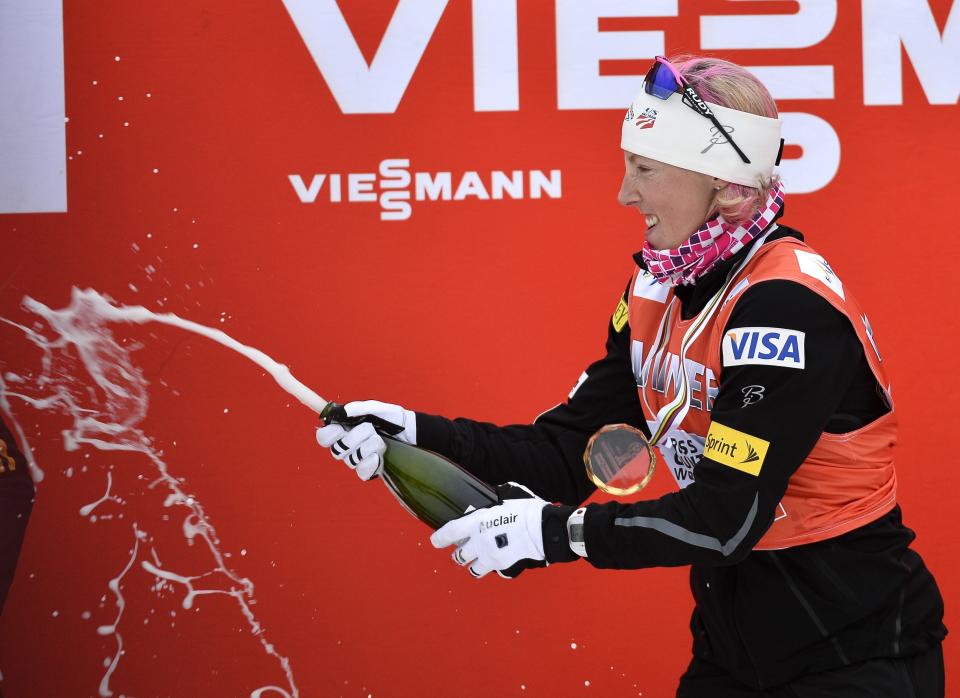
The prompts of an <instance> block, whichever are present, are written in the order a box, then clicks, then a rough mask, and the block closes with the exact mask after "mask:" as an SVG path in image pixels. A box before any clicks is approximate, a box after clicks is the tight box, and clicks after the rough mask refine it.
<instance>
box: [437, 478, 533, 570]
mask: <svg viewBox="0 0 960 698" xmlns="http://www.w3.org/2000/svg"><path fill="white" fill-rule="evenodd" d="M497 495H498V496H499V498H500V503H499V504H494V505H492V506H489V507H484V508H483V509H477V510H476V511H472V512H470V513H468V514H465V515H464V516H461V517H460V518H459V519H454V520H453V521H450V522H448V523H447V524H445V525H444V526H442V527H441V528H439V529H437V531H436V532H434V534H433V535H432V536H430V542H431V543H432V544H433V546H434V547H435V548H445V547H447V546H448V545H456V546H457V548H456V550H454V551H453V559H454V562H456V563H457V564H458V565H461V566H466V567H467V571H469V572H470V574H472V575H473V576H474V577H477V578H478V579H479V578H480V577H483V576H484V575H486V574H487V573H488V572H491V571H494V570H495V571H496V572H497V573H498V574H499V575H500V576H501V577H507V578H513V577H516V576H518V575H519V574H520V573H521V572H523V570H525V569H529V568H531V567H545V566H546V565H547V563H546V561H545V559H544V552H543V531H542V523H541V517H542V513H543V508H544V507H545V506H547V502H546V501H544V500H543V499H541V498H540V497H538V496H536V495H535V494H534V493H533V492H531V491H530V490H528V489H527V488H526V487H524V486H523V485H519V484H517V483H515V482H509V483H507V484H506V485H500V486H499V487H497Z"/></svg>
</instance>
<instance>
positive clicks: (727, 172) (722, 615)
mask: <svg viewBox="0 0 960 698" xmlns="http://www.w3.org/2000/svg"><path fill="white" fill-rule="evenodd" d="M621 146H622V148H623V151H624V163H625V173H624V177H623V183H622V185H621V188H620V197H619V198H620V203H622V204H623V205H625V206H629V207H632V208H635V209H637V211H638V212H639V213H640V214H642V215H643V216H644V217H645V222H646V226H647V231H646V242H645V244H644V246H643V250H642V251H641V252H640V253H638V254H637V255H635V260H636V262H637V269H636V271H635V273H634V275H633V277H632V278H631V280H630V283H629V284H628V286H627V288H626V290H625V292H624V295H623V297H622V298H621V299H620V304H619V306H618V308H617V311H616V312H615V313H614V316H613V319H612V320H611V323H610V326H609V330H608V339H607V347H606V348H607V354H606V356H605V357H604V358H602V359H600V360H599V361H597V362H596V363H594V364H592V365H591V366H590V367H589V368H588V369H587V371H586V373H585V375H584V376H583V377H582V378H581V381H580V382H579V383H578V385H577V387H575V388H574V390H573V391H572V392H571V393H570V396H569V398H568V400H567V402H566V403H564V404H562V405H559V406H557V407H556V408H554V409H552V410H550V411H548V412H546V413H545V414H543V415H541V416H540V417H538V418H537V420H536V421H535V423H534V424H532V425H523V426H509V427H497V426H494V425H491V424H483V423H479V422H474V421H471V420H466V419H457V420H447V419H444V418H442V417H437V416H433V415H427V414H423V413H414V412H411V411H409V410H405V409H403V408H401V407H399V406H396V405H387V404H384V403H378V402H359V403H350V404H348V405H347V406H346V407H347V412H348V414H350V415H351V416H357V415H370V416H371V417H379V418H380V419H384V420H387V421H390V422H392V423H394V424H396V425H398V426H402V427H403V431H402V432H401V433H400V436H399V438H401V439H403V440H406V441H408V442H410V443H416V444H418V445H420V446H423V447H425V448H428V449H431V450H434V451H437V452H439V453H442V454H445V455H447V456H449V457H450V458H452V459H453V460H455V461H456V462H458V463H460V464H462V465H463V466H465V467H466V468H468V469H469V470H470V471H472V472H473V473H474V474H476V475H477V476H478V477H480V478H481V479H483V480H485V481H487V482H492V483H497V482H506V481H508V480H512V481H515V482H516V483H522V484H523V485H525V486H527V487H529V488H530V489H531V490H532V491H533V492H536V493H537V494H538V495H540V496H535V495H532V492H531V493H528V492H525V491H523V490H521V489H519V488H516V487H511V488H501V489H500V494H501V502H500V504H498V505H496V506H493V507H490V508H488V509H482V510H478V511H475V512H472V513H470V514H467V515H465V516H464V517H462V518H460V519H457V520H455V521H452V522H450V523H448V524H447V525H446V526H444V527H443V528H441V529H439V530H438V531H437V532H436V533H435V534H434V535H433V537H432V541H433V543H434V545H436V546H438V547H443V546H447V545H455V546H456V549H455V550H454V559H455V560H456V561H457V563H458V564H461V565H464V566H466V567H467V568H468V569H469V571H470V572H471V573H472V574H474V575H475V576H478V577H480V576H483V575H485V574H486V573H488V572H489V571H492V570H497V571H498V572H500V573H501V574H503V575H504V576H515V575H516V574H519V572H520V571H522V570H523V569H525V568H528V567H534V566H543V565H544V564H546V563H547V562H549V563H557V562H569V561H575V560H580V559H581V558H584V559H585V560H586V561H587V562H588V563H590V564H592V565H594V566H595V567H603V568H621V569H634V568H641V567H653V566H659V565H664V566H668V565H669V566H675V565H690V566H691V576H690V580H691V588H692V590H693V594H694V597H695V600H696V608H695V610H694V613H693V617H692V619H691V630H692V632H693V636H694V648H693V659H692V661H691V663H690V666H689V668H688V669H687V671H686V673H685V674H684V675H683V677H682V678H681V680H680V685H679V688H678V692H677V695H678V696H683V697H695V696H710V697H716V696H743V697H747V696H792V697H806V696H843V695H853V694H855V695H858V696H860V695H862V696H868V695H869V696H916V697H917V698H923V697H926V696H942V695H943V691H944V679H943V655H942V650H941V641H942V639H943V638H944V636H945V635H946V628H945V627H944V626H943V624H942V616H943V602H942V599H941V596H940V593H939V591H938V589H937V586H936V583H935V581H934V579H933V577H932V576H931V575H930V573H929V572H928V571H927V569H926V567H925V566H924V564H923V562H922V560H921V559H920V557H919V555H917V554H916V553H915V552H913V551H912V550H910V549H909V544H910V542H911V541H912V540H913V538H914V534H913V532H912V531H910V530H909V529H907V528H906V527H904V526H903V525H902V523H901V520H900V509H899V507H898V506H897V504H896V474H895V472H894V466H893V451H894V444H895V442H896V430H897V421H896V420H897V414H896V411H895V408H894V405H893V402H892V400H891V398H890V391H889V382H888V380H887V377H886V375H885V371H884V365H883V361H882V358H881V355H880V353H879V351H878V349H877V346H876V344H875V343H874V340H873V336H872V331H871V329H870V325H869V322H868V320H867V316H866V314H865V313H864V311H863V310H862V309H861V307H860V305H859V304H858V302H857V301H856V299H855V298H854V297H853V294H852V293H851V292H850V290H849V289H848V288H846V287H845V286H844V284H843V282H842V281H841V280H840V279H839V278H837V276H836V275H835V274H834V273H833V271H832V269H831V268H830V266H829V264H828V263H827V262H826V261H825V260H824V259H823V258H822V257H821V256H820V255H818V254H817V253H816V252H815V251H814V250H813V249H811V248H810V247H809V246H807V245H806V244H805V243H804V242H803V236H802V235H801V234H800V233H799V232H798V231H796V230H793V229H790V228H787V227H786V226H783V225H780V224H779V223H778V219H779V218H780V216H781V214H782V213H783V200H784V194H783V190H782V188H781V186H780V183H779V181H778V179H777V177H776V176H775V175H774V174H773V168H774V166H775V164H776V163H777V162H778V161H779V156H780V151H781V149H782V141H781V140H780V122H779V120H778V119H777V112H776V105H775V104H774V102H773V100H772V99H771V97H770V95H769V93H768V92H767V90H766V89H765V88H764V87H763V85H762V84H761V83H760V82H759V81H758V80H757V79H756V78H755V77H753V76H752V75H751V74H750V73H749V72H747V71H746V70H744V69H743V68H740V67H738V66H736V65H734V64H732V63H728V62H726V61H722V60H718V59H713V58H694V57H686V58H678V59H675V60H674V61H667V60H666V59H663V58H659V57H658V58H657V60H656V62H655V63H654V64H653V66H652V67H651V69H650V71H649V73H648V74H647V76H646V79H645V81H644V90H643V92H641V94H640V95H639V96H638V97H637V98H636V99H635V100H634V102H633V103H632V105H631V106H630V108H629V109H628V111H627V114H626V117H625V119H624V123H623V127H622V141H621ZM681 367H682V368H681ZM619 422H625V423H628V424H632V425H635V426H638V427H640V428H642V429H644V430H645V431H646V432H647V433H648V434H649V435H651V440H652V441H653V442H654V443H656V444H657V445H658V447H659V449H660V451H661V453H662V455H663V456H664V458H665V459H666V460H667V463H668V466H669V470H670V471H671V473H672V474H673V476H674V477H675V479H676V480H677V485H678V491H676V492H674V493H671V494H668V495H666V496H663V497H661V498H660V499H657V500H652V501H640V502H635V503H630V504H622V503H618V502H613V503H606V504H591V505H589V506H587V507H584V508H577V506H578V505H579V504H580V503H581V502H583V501H584V500H585V499H586V498H587V497H588V496H589V495H590V493H591V492H592V490H593V485H592V484H591V483H590V481H589V480H588V479H587V477H586V475H585V473H584V470H583V467H582V460H581V459H582V454H583V450H584V446H585V444H586V441H587V439H588V438H589V437H590V435H591V434H592V433H593V432H594V431H596V430H597V429H598V428H600V427H602V426H603V425H605V424H612V423H619ZM317 436H318V440H319V441H320V443H321V444H322V445H324V446H330V447H332V451H333V453H334V457H335V458H338V459H340V460H344V461H345V462H347V463H348V464H349V465H350V466H351V467H353V468H355V470H356V471H357V473H358V474H359V475H360V477H361V478H363V479H368V478H370V477H372V476H373V475H375V474H376V473H377V471H378V469H379V467H380V463H381V455H382V453H383V448H384V446H383V441H382V439H380V437H379V436H378V435H377V434H376V432H375V430H374V428H373V427H372V426H371V425H370V424H369V423H365V424H362V425H360V426H358V427H356V428H354V429H352V430H347V429H345V428H344V427H342V426H339V425H330V426H327V427H324V428H322V429H320V430H319V432H318V435H317ZM541 497H543V499H541ZM548 502H559V503H560V504H549V503H548Z"/></svg>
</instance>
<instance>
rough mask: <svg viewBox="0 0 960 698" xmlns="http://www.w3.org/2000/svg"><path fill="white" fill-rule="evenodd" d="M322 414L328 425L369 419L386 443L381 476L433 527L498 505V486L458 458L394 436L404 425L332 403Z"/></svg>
mask: <svg viewBox="0 0 960 698" xmlns="http://www.w3.org/2000/svg"><path fill="white" fill-rule="evenodd" d="M320 418H321V419H322V420H323V421H324V423H326V424H332V423H336V424H342V425H344V426H349V427H353V426H356V425H357V424H359V423H361V422H363V421H369V422H370V423H371V424H373V426H374V428H376V430H377V431H378V432H380V434H381V435H382V436H384V437H385V438H384V441H385V442H386V444H387V452H386V453H385V454H384V456H383V470H381V472H380V477H381V479H382V480H383V482H384V484H386V486H387V489H389V490H390V491H391V492H392V493H393V496H394V497H396V498H397V501H398V502H400V506H402V507H403V508H404V509H406V510H407V511H408V512H410V513H411V514H413V515H414V516H416V517H417V518H418V519H420V520H421V521H423V522H424V523H425V524H427V525H428V526H430V527H431V528H433V529H437V528H440V527H441V526H443V525H444V524H445V523H447V522H448V521H451V520H453V519H456V518H458V517H460V516H463V515H464V513H466V512H467V511H468V510H470V509H471V507H472V508H473V509H480V508H482V507H486V506H489V505H491V504H496V503H497V501H498V498H497V492H496V490H495V489H494V488H493V487H491V486H490V485H488V484H487V483H485V482H483V481H482V480H480V479H478V478H476V477H474V476H473V475H471V474H470V473H468V472H467V471H466V470H464V469H463V468H462V467H460V466H459V465H457V464H456V463H454V462H453V461H451V460H449V459H447V458H444V457H443V456H441V455H440V454H438V453H434V452H433V451H428V450H426V449H425V448H420V447H418V446H411V445H410V444H406V443H404V442H402V441H397V440H396V439H393V438H390V437H391V436H393V435H396V434H398V433H399V432H400V430H401V429H402V427H398V426H397V425H395V424H392V423H390V422H387V421H385V420H382V419H379V418H377V417H372V418H364V417H347V416H346V412H344V411H343V407H342V406H341V405H338V404H336V403H333V402H331V403H328V404H327V406H326V407H325V408H324V410H323V412H321V413H320Z"/></svg>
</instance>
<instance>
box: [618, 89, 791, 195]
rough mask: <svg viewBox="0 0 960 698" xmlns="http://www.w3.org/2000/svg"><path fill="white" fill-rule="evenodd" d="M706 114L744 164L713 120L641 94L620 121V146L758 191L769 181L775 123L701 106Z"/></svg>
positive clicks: (674, 101)
mask: <svg viewBox="0 0 960 698" xmlns="http://www.w3.org/2000/svg"><path fill="white" fill-rule="evenodd" d="M707 104H709V105H710V111H712V112H713V114H714V116H716V117H717V120H718V121H719V122H720V123H721V124H723V126H724V128H725V129H726V130H727V132H728V133H729V134H730V135H731V136H732V137H733V139H734V140H735V141H736V142H737V145H738V146H740V149H741V150H743V152H744V153H745V154H746V156H747V157H748V158H750V164H749V165H748V164H747V163H745V162H744V161H743V160H741V159H740V156H739V155H737V151H736V150H734V149H733V146H731V145H730V143H729V142H727V139H726V138H725V137H724V135H723V134H720V133H719V132H718V129H717V127H716V126H714V125H713V122H712V121H711V120H710V119H708V118H706V117H704V116H702V115H701V114H700V113H699V112H697V111H694V110H693V109H691V108H690V107H688V106H687V105H686V104H684V103H683V97H682V96H681V95H680V94H679V93H674V94H672V95H670V97H669V99H666V100H663V99H659V98H657V97H654V96H653V95H648V94H647V93H646V92H641V93H640V94H639V95H638V96H637V97H636V99H634V100H633V104H631V105H630V108H629V109H628V110H627V115H626V116H625V117H624V119H623V134H622V137H621V140H620V147H621V148H623V149H624V150H626V151H628V152H631V153H634V154H636V155H642V156H644V157H648V158H651V159H653V160H657V161H659V162H665V163H667V164H669V165H676V166H677V167H682V168H684V169H685V170H693V171H694V172H702V173H703V174H708V175H710V176H712V177H719V178H720V179H722V180H724V181H727V182H734V183H736V184H744V185H746V186H748V187H759V186H760V181H761V180H763V181H769V179H770V177H771V176H772V175H773V168H774V166H775V165H776V164H777V160H778V156H779V154H780V119H771V118H769V117H766V116H757V115H756V114H749V113H747V112H743V111H737V110H736V109H730V108H728V107H722V106H720V105H719V104H713V103H712V102H707Z"/></svg>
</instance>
